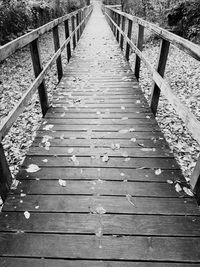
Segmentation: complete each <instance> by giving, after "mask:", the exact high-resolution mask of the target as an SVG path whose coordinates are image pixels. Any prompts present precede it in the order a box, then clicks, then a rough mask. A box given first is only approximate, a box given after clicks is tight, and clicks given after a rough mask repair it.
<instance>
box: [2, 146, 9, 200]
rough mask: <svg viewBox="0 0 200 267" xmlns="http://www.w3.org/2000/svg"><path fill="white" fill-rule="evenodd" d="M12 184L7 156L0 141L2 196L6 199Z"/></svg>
mask: <svg viewBox="0 0 200 267" xmlns="http://www.w3.org/2000/svg"><path fill="white" fill-rule="evenodd" d="M11 184H12V175H11V173H10V170H9V167H8V163H7V160H6V157H5V153H4V149H3V145H2V143H0V196H1V198H2V200H3V201H5V199H6V196H7V193H8V191H9V188H10V186H11Z"/></svg>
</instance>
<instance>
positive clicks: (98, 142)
mask: <svg viewBox="0 0 200 267" xmlns="http://www.w3.org/2000/svg"><path fill="white" fill-rule="evenodd" d="M42 139H43V137H40V138H39V137H36V139H35V140H34V142H33V145H32V146H33V147H45V146H46V145H45V143H44V142H42ZM48 142H49V143H50V147H65V148H66V149H67V148H71V147H73V148H76V147H88V148H89V147H90V148H94V149H95V148H99V147H101V148H102V147H103V148H111V146H113V144H119V145H120V147H121V148H135V147H137V148H139V147H140V148H160V149H161V148H163V149H164V150H167V151H168V150H169V146H168V144H167V143H166V142H165V141H163V140H156V139H155V140H148V139H146V140H141V139H138V140H136V142H132V141H131V139H129V140H128V139H90V140H89V139H70V138H69V139H63V136H62V139H60V138H54V139H49V141H48ZM47 149H48V148H47Z"/></svg>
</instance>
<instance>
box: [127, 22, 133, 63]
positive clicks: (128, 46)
mask: <svg viewBox="0 0 200 267" xmlns="http://www.w3.org/2000/svg"><path fill="white" fill-rule="evenodd" d="M132 27H133V22H132V20H130V19H128V34H127V37H128V38H129V39H130V40H131V35H132ZM129 56H130V45H129V43H128V42H127V43H126V52H125V57H126V59H127V61H129Z"/></svg>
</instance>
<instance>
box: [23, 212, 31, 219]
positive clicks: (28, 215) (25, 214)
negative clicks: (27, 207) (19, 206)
mask: <svg viewBox="0 0 200 267" xmlns="http://www.w3.org/2000/svg"><path fill="white" fill-rule="evenodd" d="M24 216H25V218H26V219H27V220H28V219H29V218H30V216H31V215H30V213H29V212H28V211H25V212H24Z"/></svg>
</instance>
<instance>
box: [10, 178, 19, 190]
mask: <svg viewBox="0 0 200 267" xmlns="http://www.w3.org/2000/svg"><path fill="white" fill-rule="evenodd" d="M18 184H19V181H18V180H16V179H14V180H13V182H12V185H11V187H10V189H11V190H16V189H17V186H18Z"/></svg>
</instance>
